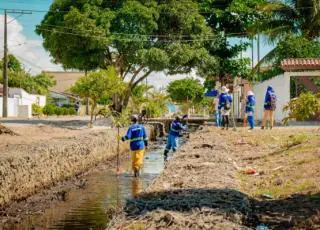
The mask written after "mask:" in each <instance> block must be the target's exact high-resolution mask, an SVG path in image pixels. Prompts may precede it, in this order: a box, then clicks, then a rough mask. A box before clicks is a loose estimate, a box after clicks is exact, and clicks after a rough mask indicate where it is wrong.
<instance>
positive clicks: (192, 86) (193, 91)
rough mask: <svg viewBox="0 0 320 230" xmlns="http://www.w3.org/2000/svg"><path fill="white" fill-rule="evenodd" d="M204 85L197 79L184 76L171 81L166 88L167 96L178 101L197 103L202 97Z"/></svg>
mask: <svg viewBox="0 0 320 230" xmlns="http://www.w3.org/2000/svg"><path fill="white" fill-rule="evenodd" d="M204 90H205V89H204V87H203V85H202V84H201V82H200V81H199V80H197V79H192V78H185V79H182V80H176V81H172V82H171V83H170V84H169V86H168V89H167V92H168V95H169V97H170V98H171V99H172V100H173V101H175V102H179V103H186V102H192V103H199V102H201V101H202V100H203V98H204Z"/></svg>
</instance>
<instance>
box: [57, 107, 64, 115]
mask: <svg viewBox="0 0 320 230" xmlns="http://www.w3.org/2000/svg"><path fill="white" fill-rule="evenodd" d="M55 114H56V115H57V116H60V115H63V108H60V107H56V108H55Z"/></svg>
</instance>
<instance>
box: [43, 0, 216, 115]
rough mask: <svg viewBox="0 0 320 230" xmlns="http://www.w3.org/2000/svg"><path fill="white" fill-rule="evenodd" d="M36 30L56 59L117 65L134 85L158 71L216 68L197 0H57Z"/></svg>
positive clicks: (67, 63) (121, 101)
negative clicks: (206, 46) (207, 45)
mask: <svg viewBox="0 0 320 230" xmlns="http://www.w3.org/2000/svg"><path fill="white" fill-rule="evenodd" d="M37 32H38V34H40V35H41V36H42V37H43V38H44V47H45V48H46V49H47V50H48V51H49V52H50V54H51V56H52V57H53V59H54V61H55V62H59V63H62V65H63V66H64V67H65V68H77V69H84V70H89V69H95V68H98V67H100V68H105V67H106V66H110V65H112V66H114V67H115V69H116V70H117V73H118V74H119V76H120V77H121V78H122V79H124V78H127V79H129V84H128V87H127V89H128V93H127V94H126V95H124V96H122V97H118V98H117V101H116V102H117V103H115V104H117V105H116V107H118V108H116V110H121V109H122V107H123V106H126V104H127V103H128V98H129V97H130V91H131V89H132V88H134V87H136V86H137V85H138V84H139V83H140V82H141V81H143V80H144V79H145V78H146V77H147V76H148V75H149V74H150V73H151V72H153V71H166V72H167V73H169V74H175V73H186V72H190V71H191V70H192V69H196V70H199V72H201V71H200V70H201V69H208V68H210V69H215V68H216V64H217V63H216V59H215V57H214V56H212V55H210V54H209V52H208V51H207V49H206V48H205V47H204V43H205V42H206V40H208V39H209V38H210V39H211V40H214V36H213V35H214V33H213V30H212V29H211V28H210V27H209V26H207V25H206V18H205V17H204V16H203V15H201V14H200V13H199V5H198V4H197V3H196V2H195V1H192V0H183V1H177V0H169V1H155V0H124V1H101V0H97V1H91V0H82V1H71V0H68V1H61V0H55V1H54V3H53V4H52V5H51V7H50V11H49V12H48V13H47V15H46V16H45V17H44V19H43V21H42V22H41V24H40V25H38V26H37Z"/></svg>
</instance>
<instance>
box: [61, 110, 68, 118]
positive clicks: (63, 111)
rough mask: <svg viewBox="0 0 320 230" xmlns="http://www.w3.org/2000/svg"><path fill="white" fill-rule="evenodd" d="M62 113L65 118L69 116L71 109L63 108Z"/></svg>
mask: <svg viewBox="0 0 320 230" xmlns="http://www.w3.org/2000/svg"><path fill="white" fill-rule="evenodd" d="M61 112H62V115H64V116H66V115H69V109H68V108H61Z"/></svg>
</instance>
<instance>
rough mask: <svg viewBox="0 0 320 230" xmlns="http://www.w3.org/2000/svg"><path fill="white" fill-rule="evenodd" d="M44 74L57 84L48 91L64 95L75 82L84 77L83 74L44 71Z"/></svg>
mask: <svg viewBox="0 0 320 230" xmlns="http://www.w3.org/2000/svg"><path fill="white" fill-rule="evenodd" d="M44 73H46V74H48V75H51V76H53V77H54V79H55V80H56V82H57V84H56V85H55V86H53V87H52V88H50V89H49V90H50V91H54V92H59V93H65V92H68V90H69V89H70V87H71V86H72V85H73V84H75V83H76V81H77V80H78V79H79V78H80V77H82V76H84V75H85V73H84V72H50V71H44Z"/></svg>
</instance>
